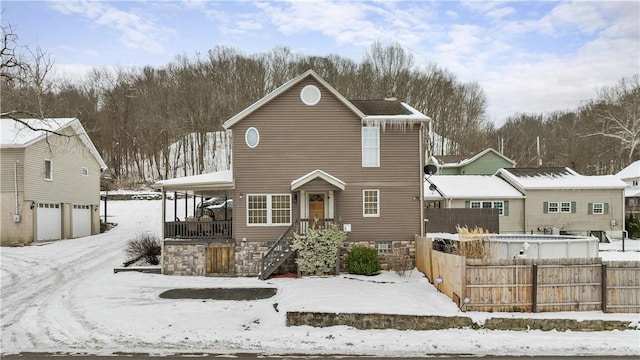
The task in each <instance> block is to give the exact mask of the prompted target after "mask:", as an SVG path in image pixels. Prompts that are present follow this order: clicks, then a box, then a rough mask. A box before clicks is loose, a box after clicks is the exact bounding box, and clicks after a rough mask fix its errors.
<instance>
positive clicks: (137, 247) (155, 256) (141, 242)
mask: <svg viewBox="0 0 640 360" xmlns="http://www.w3.org/2000/svg"><path fill="white" fill-rule="evenodd" d="M125 251H126V253H127V256H128V257H129V259H130V261H129V262H131V263H133V262H135V261H138V260H140V259H144V260H145V261H146V262H147V263H149V264H151V265H158V264H159V263H160V259H159V256H160V254H161V253H162V246H161V245H160V240H159V239H158V236H157V235H155V234H146V233H145V234H138V235H136V238H135V239H131V240H129V241H128V242H127V247H126V249H125Z"/></svg>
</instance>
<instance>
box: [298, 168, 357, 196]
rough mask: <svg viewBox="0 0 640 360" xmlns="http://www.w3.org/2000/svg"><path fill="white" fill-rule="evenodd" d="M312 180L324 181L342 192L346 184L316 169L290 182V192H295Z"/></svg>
mask: <svg viewBox="0 0 640 360" xmlns="http://www.w3.org/2000/svg"><path fill="white" fill-rule="evenodd" d="M314 179H322V180H324V181H326V182H327V183H329V184H331V185H333V186H335V187H336V188H338V189H340V190H342V191H344V189H345V186H346V183H345V182H344V181H342V180H340V179H338V178H337V177H335V176H333V175H331V174H328V173H326V172H324V171H322V170H320V169H316V170H314V171H312V172H310V173H308V174H305V175H303V176H301V177H299V178H298V179H295V180H293V181H292V182H291V191H295V190H296V189H298V188H300V187H301V186H303V185H304V184H306V183H308V182H310V181H312V180H314Z"/></svg>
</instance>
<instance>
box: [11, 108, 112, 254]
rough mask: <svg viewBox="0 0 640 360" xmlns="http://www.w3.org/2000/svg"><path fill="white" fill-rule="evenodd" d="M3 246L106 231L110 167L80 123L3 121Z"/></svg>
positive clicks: (69, 120) (74, 120) (73, 120)
mask: <svg viewBox="0 0 640 360" xmlns="http://www.w3.org/2000/svg"><path fill="white" fill-rule="evenodd" d="M0 126H1V130H2V132H1V141H0V155H1V156H0V195H1V200H2V202H1V211H2V212H1V214H0V225H1V227H0V229H1V230H0V244H2V245H19V244H29V243H32V242H34V241H47V240H57V239H66V238H75V237H81V236H87V235H91V234H97V233H99V231H100V214H99V205H100V175H101V173H102V171H103V170H104V169H106V168H107V166H106V164H105V163H104V161H103V160H102V157H101V156H100V154H99V153H98V151H97V150H96V148H95V146H94V145H93V143H92V142H91V139H90V138H89V136H88V134H87V132H86V131H85V129H84V128H83V126H82V124H81V123H80V121H79V120H78V119H75V118H59V119H43V120H40V119H24V120H21V122H18V121H15V120H13V119H1V120H0Z"/></svg>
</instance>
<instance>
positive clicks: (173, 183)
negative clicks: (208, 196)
mask: <svg viewBox="0 0 640 360" xmlns="http://www.w3.org/2000/svg"><path fill="white" fill-rule="evenodd" d="M153 187H154V188H156V189H161V190H163V191H194V192H205V191H210V190H211V191H213V190H233V189H234V188H235V181H234V180H233V171H231V170H222V171H216V172H212V173H207V174H200V175H192V176H183V177H179V178H174V179H167V180H160V181H156V183H155V184H153Z"/></svg>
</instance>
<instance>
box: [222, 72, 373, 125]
mask: <svg viewBox="0 0 640 360" xmlns="http://www.w3.org/2000/svg"><path fill="white" fill-rule="evenodd" d="M309 76H311V77H312V78H313V79H314V80H315V81H317V82H319V83H320V84H321V85H322V86H324V87H325V88H326V89H327V90H328V91H329V92H330V93H331V94H332V95H333V96H335V97H336V98H337V99H338V100H339V101H340V102H341V103H343V104H344V105H345V106H346V107H347V108H349V110H351V111H353V113H354V114H356V115H357V116H358V117H359V118H361V119H362V118H364V117H365V115H364V114H363V113H362V111H360V110H359V109H358V108H357V107H355V106H354V105H353V104H352V103H351V102H350V101H349V100H347V99H346V98H345V97H344V96H342V94H340V93H339V92H338V91H337V90H336V89H334V88H333V86H331V85H329V83H327V82H326V81H325V80H324V79H323V78H321V77H320V76H319V75H318V74H317V73H316V72H315V71H313V70H307V71H305V72H304V73H302V74H300V75H298V76H296V77H295V78H293V79H291V80H289V81H287V82H285V83H284V84H282V85H280V87H278V88H277V89H275V90H274V91H272V92H271V93H269V94H267V96H265V97H263V98H262V99H260V100H258V101H256V102H255V103H253V104H251V105H249V107H247V108H245V109H244V110H242V111H241V112H239V113H237V114H236V115H235V116H233V117H232V118H230V119H229V120H227V121H225V122H224V124H222V126H223V127H224V128H225V129H227V130H228V129H229V128H231V127H233V126H234V125H235V124H237V123H238V122H240V121H242V119H244V118H245V117H247V116H248V115H250V114H251V113H253V112H254V111H256V110H257V109H259V108H260V107H262V106H263V105H265V104H266V103H268V102H270V101H271V100H273V99H274V98H276V97H278V96H279V95H280V94H282V93H284V92H285V91H287V90H288V89H290V88H292V87H293V86H295V85H296V84H298V83H299V82H301V81H302V80H304V79H306V78H307V77H309Z"/></svg>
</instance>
